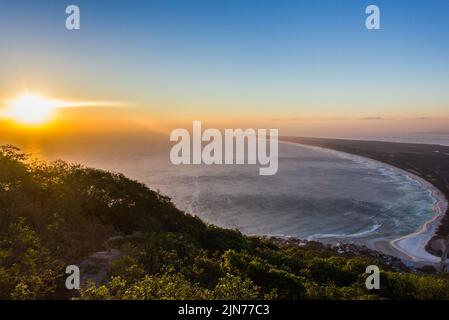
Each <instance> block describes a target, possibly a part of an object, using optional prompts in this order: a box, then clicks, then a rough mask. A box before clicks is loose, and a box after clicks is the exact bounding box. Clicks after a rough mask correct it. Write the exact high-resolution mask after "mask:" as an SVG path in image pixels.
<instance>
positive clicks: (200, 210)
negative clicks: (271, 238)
mask: <svg viewBox="0 0 449 320" xmlns="http://www.w3.org/2000/svg"><path fill="white" fill-rule="evenodd" d="M60 157H61V158H65V159H68V160H70V161H75V162H81V163H83V164H85V165H88V166H92V167H97V168H102V169H106V170H112V171H116V172H121V173H124V174H125V175H127V176H128V177H130V178H132V179H136V180H139V181H141V182H143V183H145V184H147V185H148V186H149V187H150V188H152V189H155V190H160V192H161V193H163V194H166V195H168V196H170V197H171V198H172V200H173V202H174V203H175V204H176V205H177V206H178V207H179V208H180V209H182V210H185V211H186V212H189V213H191V214H194V215H197V216H199V217H200V218H201V219H203V220H204V221H206V222H208V223H212V224H215V225H218V226H221V227H227V228H236V229H239V230H240V231H241V232H243V233H245V234H257V235H276V236H284V237H297V238H300V239H309V240H317V241H322V242H326V243H332V244H335V243H337V242H344V243H356V244H361V245H368V246H370V247H372V246H373V243H375V242H376V241H379V240H393V239H397V238H399V237H401V236H404V235H407V234H410V233H412V232H414V231H416V230H417V229H419V227H420V226H421V225H422V224H424V223H425V222H426V221H428V220H430V219H431V218H432V217H433V216H434V215H435V214H436V212H435V211H434V209H433V207H434V204H435V199H434V198H433V196H432V194H431V192H430V191H429V189H427V188H426V187H425V186H423V185H422V184H421V183H419V182H418V181H416V180H414V179H412V178H410V176H408V175H406V174H404V173H403V172H401V171H399V170H396V169H394V168H391V167H388V166H384V165H382V164H380V163H378V162H375V161H370V160H368V159H364V158H360V157H356V156H351V155H347V154H344V153H340V152H335V151H330V150H323V149H319V148H314V147H306V146H299V145H293V144H286V143H281V144H280V145H279V170H278V173H277V174H276V175H274V176H260V175H259V173H258V167H257V166H251V165H212V166H207V165H195V166H182V165H181V166H176V165H173V164H171V162H170V160H169V151H168V149H167V150H165V149H164V148H158V149H157V150H155V149H151V148H149V149H144V148H141V147H139V148H136V150H135V151H133V150H132V148H131V149H128V150H126V152H119V150H117V151H116V152H115V153H114V154H109V155H105V154H104V152H98V153H97V154H96V153H95V152H92V151H89V152H86V153H85V154H83V153H79V152H78V153H76V154H64V155H60Z"/></svg>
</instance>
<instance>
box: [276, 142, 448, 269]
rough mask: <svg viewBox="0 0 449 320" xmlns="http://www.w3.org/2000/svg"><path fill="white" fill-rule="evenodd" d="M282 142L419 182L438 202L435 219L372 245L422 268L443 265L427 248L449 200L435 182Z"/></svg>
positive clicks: (377, 162) (352, 155) (361, 157)
mask: <svg viewBox="0 0 449 320" xmlns="http://www.w3.org/2000/svg"><path fill="white" fill-rule="evenodd" d="M279 142H280V143H284V144H290V145H296V146H301V147H306V148H311V149H315V150H320V151H325V152H330V153H334V154H336V155H337V156H343V157H346V158H348V157H349V158H351V159H358V160H361V161H364V162H366V161H369V162H373V163H375V164H377V165H380V166H383V167H386V168H389V169H392V170H395V171H397V172H400V173H401V174H403V175H405V176H406V177H408V178H409V179H411V180H414V181H416V182H417V183H419V184H420V185H421V186H423V187H424V188H425V189H427V190H428V191H429V193H430V195H431V197H432V198H433V199H435V203H434V205H433V210H434V211H435V213H436V214H435V215H434V216H433V217H432V219H430V220H429V221H426V222H425V223H424V224H422V225H421V226H420V227H419V228H418V229H417V230H416V231H415V232H413V233H411V234H408V235H404V236H401V237H399V238H397V239H393V240H381V239H379V240H378V241H375V242H373V247H374V249H375V250H378V251H380V252H382V253H385V254H388V255H392V256H396V257H398V258H400V259H402V260H405V261H407V262H410V263H412V264H414V265H416V266H420V267H421V266H424V265H432V266H438V265H439V264H440V262H441V258H439V257H437V256H435V255H433V254H431V253H429V252H428V251H427V250H426V245H427V244H428V242H429V241H430V240H431V239H432V238H433V237H434V236H435V234H436V231H437V229H438V227H439V226H440V224H441V220H442V219H443V217H444V216H445V213H446V210H447V208H448V202H449V201H448V199H446V196H445V195H444V194H443V192H442V191H440V190H439V189H438V188H437V187H435V186H434V185H433V184H432V183H430V182H429V181H427V180H425V179H423V178H421V177H419V176H417V175H415V174H412V173H410V172H408V171H406V170H404V169H401V168H398V167H396V166H393V165H391V164H388V163H385V162H382V161H379V160H375V159H371V158H368V157H363V156H360V155H356V154H351V153H348V152H344V151H340V150H335V149H331V148H325V147H321V146H313V145H308V144H302V143H299V142H291V141H282V140H280V141H279Z"/></svg>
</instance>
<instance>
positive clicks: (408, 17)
mask: <svg viewBox="0 0 449 320" xmlns="http://www.w3.org/2000/svg"><path fill="white" fill-rule="evenodd" d="M68 4H77V5H78V6H79V7H80V9H81V30H80V31H75V32H69V31H67V30H65V28H64V21H65V17H66V15H65V12H64V11H65V7H66V6H67V5H68ZM369 4H375V5H378V6H379V7H380V10H381V26H382V30H379V31H368V30H366V29H365V18H366V15H365V13H364V11H365V8H366V6H367V5H369ZM0 47H1V48H2V50H1V51H0V61H1V62H0V68H1V70H2V72H1V74H0V88H3V89H2V90H1V91H0V96H1V95H8V94H9V93H10V92H11V93H14V91H20V90H22V89H23V88H25V87H26V88H27V89H28V88H31V89H34V88H36V90H42V91H45V92H49V93H51V94H53V95H64V96H69V97H74V98H78V97H79V98H83V99H107V100H118V101H126V102H130V103H133V104H135V105H136V106H139V108H140V109H139V110H140V111H141V112H144V113H146V114H160V113H167V114H174V115H175V114H178V115H188V114H205V115H217V116H219V115H221V114H223V115H224V114H239V113H240V112H244V113H247V114H251V113H259V114H264V115H267V116H268V115H269V116H275V115H276V116H281V117H283V116H285V117H303V116H318V117H338V116H340V115H341V117H348V116H351V115H352V116H353V117H355V118H357V117H363V116H366V117H369V116H372V117H374V116H379V117H389V116H391V117H398V116H403V117H406V116H408V115H410V117H415V116H416V117H418V116H426V117H427V116H428V117H442V116H444V115H446V114H448V112H447V110H448V107H449V94H448V91H449V90H447V89H448V88H449V59H448V57H449V2H448V1H445V0H430V1H429V0H427V1H424V0H414V1H413V0H412V1H410V0H409V1H405V0H395V1H376V0H374V1H357V0H333V1H331V0H326V1H298V0H295V1H286V0H276V1H275V0H270V1H267V0H265V1H264V0H259V1H256V0H238V1H237V0H226V1H219V0H209V1H198V0H196V1H192V0H183V1H178V0H176V1H175V0H164V1H149V0H146V1H113V0H110V1H91V0H89V1H83V0H78V1H77V0H74V1H56V0H54V1H48V0H47V1H37V0H29V1H22V0H14V1H12V0H2V1H1V2H0Z"/></svg>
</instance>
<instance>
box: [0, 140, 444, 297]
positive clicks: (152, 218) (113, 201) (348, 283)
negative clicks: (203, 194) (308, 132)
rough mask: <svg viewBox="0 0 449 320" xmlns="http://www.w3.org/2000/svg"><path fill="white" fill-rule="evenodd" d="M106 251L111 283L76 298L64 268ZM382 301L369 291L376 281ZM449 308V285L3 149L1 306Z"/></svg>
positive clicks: (115, 177) (106, 176)
mask: <svg viewBox="0 0 449 320" xmlns="http://www.w3.org/2000/svg"><path fill="white" fill-rule="evenodd" d="M106 244H107V247H108V248H107V249H113V250H116V251H115V252H120V255H116V258H115V259H114V260H113V261H112V263H111V265H110V267H109V268H108V270H107V272H106V274H105V277H104V279H102V282H101V283H93V282H90V283H87V284H85V285H84V286H83V289H82V290H81V292H79V293H77V294H73V293H71V292H69V291H67V290H66V289H65V287H64V283H65V273H64V270H65V267H66V266H67V265H70V264H79V263H80V262H82V261H83V260H85V259H86V257H89V256H91V255H92V254H93V253H95V252H98V251H101V250H105V245H106ZM371 264H376V265H378V266H379V267H380V268H381V270H382V274H381V289H380V290H374V291H368V290H367V289H366V288H365V278H366V274H365V273H364V272H365V269H366V266H367V265H371ZM70 298H79V299H449V279H448V278H447V277H446V278H445V277H443V276H438V275H430V274H429V275H425V274H414V273H409V272H395V271H393V270H392V269H390V267H389V266H387V265H385V264H384V263H383V262H382V261H380V260H376V259H373V258H372V257H370V256H363V255H359V256H357V255H351V254H341V253H338V251H336V250H334V249H331V248H327V247H326V246H323V245H321V244H319V243H315V242H310V243H307V244H305V245H302V246H298V245H297V244H295V243H276V242H273V241H270V240H268V239H263V238H258V237H248V236H244V235H242V234H241V233H240V232H238V231H236V230H227V229H222V228H218V227H215V226H212V225H207V224H205V223H204V222H202V221H201V220H200V219H198V218H196V217H193V216H191V215H188V214H186V213H184V212H182V211H180V210H178V209H177V208H176V207H175V206H174V205H173V204H172V202H171V201H170V199H169V198H167V197H165V196H163V195H161V194H159V193H157V192H155V191H152V190H150V189H149V188H148V187H146V186H145V185H143V184H141V183H139V182H136V181H132V180H130V179H127V178H126V177H125V176H123V175H121V174H116V173H111V172H105V171H101V170H96V169H90V168H84V167H82V166H79V165H72V164H68V163H65V162H63V161H57V162H52V163H46V162H42V161H37V160H34V159H33V158H31V157H29V156H27V155H25V154H23V153H21V151H20V150H19V149H17V148H15V147H13V146H3V147H0V299H70Z"/></svg>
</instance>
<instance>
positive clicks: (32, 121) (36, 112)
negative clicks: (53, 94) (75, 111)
mask: <svg viewBox="0 0 449 320" xmlns="http://www.w3.org/2000/svg"><path fill="white" fill-rule="evenodd" d="M62 104H64V102H62V101H58V100H52V99H48V98H46V97H44V96H41V95H39V94H35V93H26V94H23V95H21V96H19V97H17V98H16V99H14V100H10V101H8V102H7V104H6V109H5V111H4V113H3V114H4V115H5V116H6V117H7V118H10V119H11V120H14V121H16V122H18V123H21V124H26V125H41V124H45V123H47V122H49V121H50V120H51V119H52V117H53V116H54V113H55V111H56V109H57V108H58V107H61V105H62Z"/></svg>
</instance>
